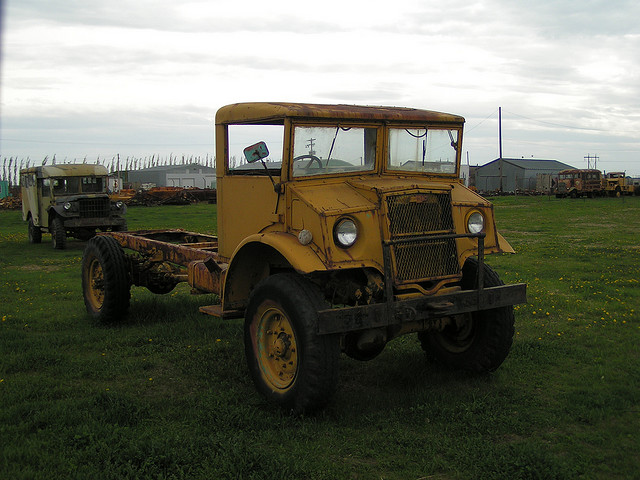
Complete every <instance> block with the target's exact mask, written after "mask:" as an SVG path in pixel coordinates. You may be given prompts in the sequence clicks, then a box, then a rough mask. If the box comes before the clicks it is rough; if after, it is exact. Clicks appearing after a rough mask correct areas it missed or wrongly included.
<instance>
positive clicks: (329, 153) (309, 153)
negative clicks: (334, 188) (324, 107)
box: [293, 125, 378, 177]
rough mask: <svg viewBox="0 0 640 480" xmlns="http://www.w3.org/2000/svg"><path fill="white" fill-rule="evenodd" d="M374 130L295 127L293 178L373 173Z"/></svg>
mask: <svg viewBox="0 0 640 480" xmlns="http://www.w3.org/2000/svg"><path fill="white" fill-rule="evenodd" d="M377 137H378V129H377V128H362V127H349V126H346V125H336V126H328V127H318V126H297V127H295V129H294V137H293V176H294V177H304V176H308V175H327V174H334V173H344V172H349V173H352V172H364V171H369V170H373V169H374V167H375V159H376V143H377Z"/></svg>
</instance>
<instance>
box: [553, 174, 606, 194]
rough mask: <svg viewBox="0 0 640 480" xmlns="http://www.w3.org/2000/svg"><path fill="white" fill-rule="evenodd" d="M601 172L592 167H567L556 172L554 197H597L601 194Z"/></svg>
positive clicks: (602, 190) (602, 189)
mask: <svg viewBox="0 0 640 480" xmlns="http://www.w3.org/2000/svg"><path fill="white" fill-rule="evenodd" d="M603 192H604V188H603V186H602V172H601V171H600V170H594V169H568V170H562V171H560V172H559V173H558V181H557V184H556V192H555V193H556V197H557V198H563V197H571V198H578V197H583V196H587V197H597V196H600V195H602V194H603Z"/></svg>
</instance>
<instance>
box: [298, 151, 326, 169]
mask: <svg viewBox="0 0 640 480" xmlns="http://www.w3.org/2000/svg"><path fill="white" fill-rule="evenodd" d="M305 158H309V159H310V160H309V163H307V166H306V167H304V168H311V165H313V162H318V168H322V160H320V159H319V158H318V157H316V156H315V155H311V154H310V153H307V154H305V155H299V156H297V157H295V158H294V159H293V161H294V162H297V161H298V160H302V159H305Z"/></svg>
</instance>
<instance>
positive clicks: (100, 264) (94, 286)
mask: <svg viewBox="0 0 640 480" xmlns="http://www.w3.org/2000/svg"><path fill="white" fill-rule="evenodd" d="M82 291H83V296H84V304H85V307H86V308H87V312H88V313H89V315H91V316H92V317H93V318H95V319H96V320H99V321H102V322H114V321H118V320H121V319H122V318H123V317H124V316H125V315H126V314H127V310H128V309H129V299H130V296H131V285H130V282H129V276H128V275H127V265H126V259H125V256H124V252H123V251H122V248H121V247H120V245H119V244H118V242H116V241H115V240H114V239H113V238H111V237H103V236H98V237H93V238H92V239H91V240H89V242H88V243H87V246H86V247H85V249H84V254H83V256H82Z"/></svg>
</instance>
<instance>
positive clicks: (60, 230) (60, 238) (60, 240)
mask: <svg viewBox="0 0 640 480" xmlns="http://www.w3.org/2000/svg"><path fill="white" fill-rule="evenodd" d="M50 230H51V240H52V241H53V248H55V249H56V250H64V249H65V247H66V246H67V232H66V230H65V229H64V224H63V223H62V220H61V219H60V218H58V217H56V218H54V219H53V220H51V227H50Z"/></svg>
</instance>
